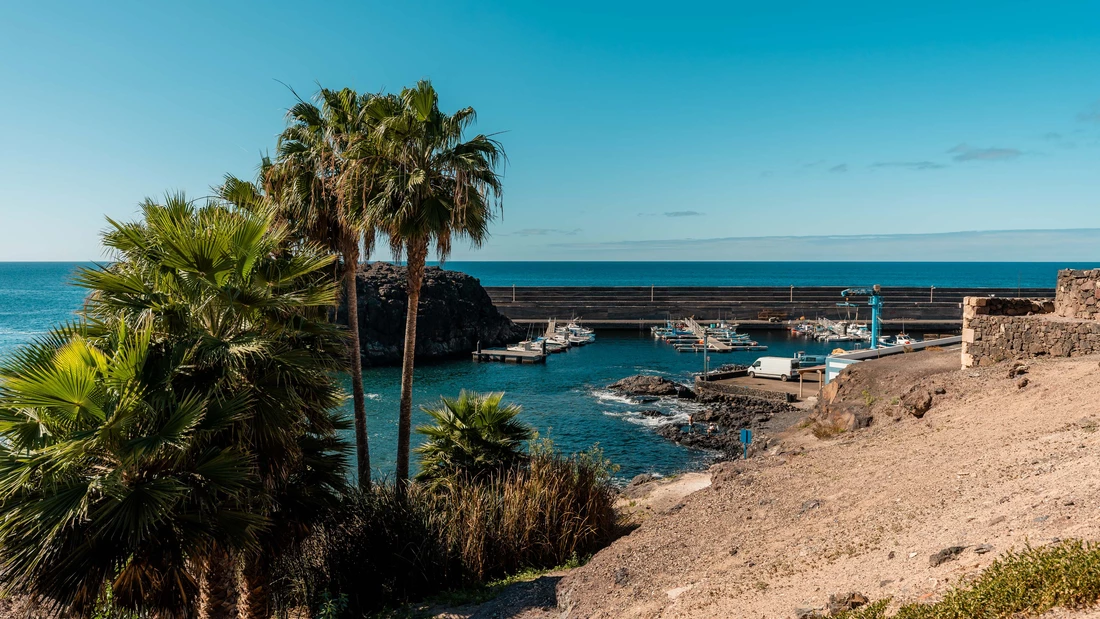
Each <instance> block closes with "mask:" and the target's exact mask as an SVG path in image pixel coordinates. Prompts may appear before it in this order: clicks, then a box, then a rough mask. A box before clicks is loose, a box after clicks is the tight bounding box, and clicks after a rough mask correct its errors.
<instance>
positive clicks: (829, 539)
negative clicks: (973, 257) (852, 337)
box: [547, 351, 1100, 618]
mask: <svg viewBox="0 0 1100 619" xmlns="http://www.w3.org/2000/svg"><path fill="white" fill-rule="evenodd" d="M921 355H922V356H923V355H928V356H926V357H923V358H922V359H921V363H920V365H919V372H918V374H919V376H914V377H913V379H914V380H907V378H906V376H905V369H904V363H902V362H900V361H894V362H891V363H885V360H884V361H879V362H875V363H880V364H882V366H881V367H882V373H883V374H884V376H885V375H888V377H887V378H884V379H883V380H880V381H879V383H878V384H880V385H883V387H882V388H883V389H884V390H885V391H884V392H882V393H876V394H873V395H874V396H875V397H876V401H877V402H878V406H877V408H878V409H879V410H877V411H876V415H875V422H874V423H873V425H872V426H871V427H870V428H867V429H863V430H858V431H855V432H848V433H843V434H840V435H839V436H838V437H836V438H833V439H830V440H824V441H822V440H819V439H817V438H814V437H813V436H811V435H810V434H809V431H808V430H797V431H792V432H791V433H790V434H789V435H788V436H787V437H785V440H784V442H783V443H782V445H781V447H780V449H779V450H774V451H773V453H772V454H771V455H764V456H761V457H758V458H755V459H751V460H749V461H748V462H747V463H741V462H738V463H726V464H722V465H718V466H716V467H714V468H713V469H712V471H711V473H712V483H711V486H710V487H708V488H705V489H703V490H700V491H698V492H696V493H694V494H692V495H690V496H688V497H687V498H686V499H684V501H683V507H681V508H679V509H675V510H672V511H671V512H668V513H664V514H658V515H655V516H654V517H652V518H650V519H649V520H647V521H646V522H645V524H643V525H642V526H641V527H640V528H639V529H637V530H636V531H635V532H634V533H632V534H631V535H629V536H627V537H625V538H623V539H620V540H619V541H617V542H616V543H615V544H613V545H612V546H611V547H609V548H607V549H605V550H604V551H602V552H600V553H599V554H597V555H596V557H594V558H593V560H592V561H591V562H590V563H589V564H588V565H586V566H584V567H582V568H579V569H577V570H574V571H572V572H571V573H569V574H567V575H566V576H565V577H564V578H563V579H562V581H561V582H560V583H559V585H558V587H557V604H558V607H559V610H558V611H555V612H553V613H547V616H565V617H577V618H580V617H769V618H770V617H792V616H794V615H795V612H796V609H804V608H821V607H823V606H824V605H825V602H826V601H827V600H828V597H829V595H830V594H832V593H846V592H849V591H859V592H862V593H863V594H865V595H867V596H868V597H870V598H871V599H877V598H880V597H885V596H892V597H893V598H894V599H895V600H897V601H900V602H905V601H912V600H932V599H936V598H937V597H938V596H940V595H942V593H943V592H944V591H945V590H946V589H947V588H949V587H950V586H951V585H952V584H955V583H957V582H958V581H959V580H960V579H961V578H964V577H966V576H967V575H973V574H975V573H976V572H977V571H979V570H980V569H981V568H983V567H985V566H986V565H988V564H989V563H990V562H991V561H992V560H993V559H994V558H995V557H996V556H998V555H999V554H1000V553H1002V552H1004V551H1006V550H1008V549H1009V548H1012V547H1017V548H1019V547H1022V546H1023V545H1024V544H1026V543H1031V544H1032V545H1039V544H1047V543H1051V542H1052V541H1054V540H1057V539H1059V538H1066V537H1084V538H1090V539H1100V517H1098V516H1100V513H1098V508H1100V494H1098V493H1097V489H1098V487H1100V455H1098V448H1100V432H1096V430H1097V428H1098V427H1100V367H1098V366H1097V361H1098V359H1097V358H1089V357H1085V358H1078V359H1057V360H1044V361H1038V362H1033V363H1032V364H1031V367H1030V372H1029V373H1028V374H1027V377H1028V379H1029V384H1028V385H1027V386H1026V387H1024V388H1022V389H1021V388H1018V387H1017V384H1016V381H1015V380H1014V379H1010V378H1008V375H1007V374H1008V366H1004V365H1001V366H995V367H991V368H983V369H981V370H966V371H960V370H957V369H955V368H957V367H958V353H957V352H950V351H944V352H941V353H921ZM899 359H900V358H899ZM930 365H931V366H937V367H934V368H930ZM866 366H867V367H865V368H863V369H864V370H867V369H870V366H871V364H870V363H868V364H866ZM930 377H931V378H930ZM880 378H881V377H880ZM933 379H934V382H935V384H936V386H939V387H943V389H944V390H945V391H946V393H945V394H942V395H936V397H935V401H934V403H933V405H932V408H931V409H930V410H929V411H928V412H927V414H926V415H925V416H924V417H923V418H922V419H916V418H914V417H912V416H910V415H908V414H903V413H902V406H901V404H900V403H899V404H893V401H894V399H895V398H898V399H900V398H901V397H902V396H903V395H904V394H905V393H906V392H907V391H908V390H909V386H910V385H911V384H912V382H914V381H930V380H933ZM895 392H896V393H895ZM890 407H896V408H897V410H896V411H891V410H890ZM895 415H897V416H898V417H899V419H898V420H897V421H895V420H894V419H893V416H895ZM983 544H984V545H989V546H992V550H991V551H989V552H986V553H984V554H979V553H977V552H975V550H976V549H977V548H978V546H979V545H983ZM950 546H965V549H964V550H963V551H962V553H961V554H959V555H958V556H957V557H956V558H955V559H954V560H951V561H948V562H946V563H943V564H942V565H939V566H936V567H932V566H930V564H929V557H930V556H931V555H932V554H934V553H936V552H938V551H940V550H942V549H944V548H947V547H950ZM1065 616H1067V617H1069V616H1080V617H1085V616H1088V615H1065Z"/></svg>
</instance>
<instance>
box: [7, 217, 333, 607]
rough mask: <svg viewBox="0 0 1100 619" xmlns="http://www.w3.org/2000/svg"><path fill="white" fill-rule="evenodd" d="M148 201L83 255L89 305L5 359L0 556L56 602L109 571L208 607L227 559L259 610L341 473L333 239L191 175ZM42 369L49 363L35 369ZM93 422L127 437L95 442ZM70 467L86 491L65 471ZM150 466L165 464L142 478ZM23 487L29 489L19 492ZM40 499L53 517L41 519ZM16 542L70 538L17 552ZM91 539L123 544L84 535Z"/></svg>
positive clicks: (27, 585)
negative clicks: (56, 479)
mask: <svg viewBox="0 0 1100 619" xmlns="http://www.w3.org/2000/svg"><path fill="white" fill-rule="evenodd" d="M142 210H143V215H144V218H143V220H142V221H140V222H135V223H129V224H119V223H115V222H111V223H112V229H111V230H109V231H108V232H107V233H105V235H104V244H105V245H106V246H107V247H109V248H111V249H112V250H113V255H112V258H113V259H114V260H113V262H112V263H111V264H109V265H107V266H103V267H99V268H95V269H85V270H83V271H82V272H81V273H80V274H79V275H78V278H77V283H78V284H79V285H82V286H84V287H86V288H88V289H89V290H90V294H89V297H88V301H87V304H86V308H85V310H84V317H85V320H86V322H85V323H84V324H82V325H80V326H79V327H78V328H73V329H69V330H66V331H61V332H58V334H57V335H55V336H53V337H51V338H50V339H48V340H46V341H44V342H41V343H39V344H36V345H35V346H33V347H31V348H28V349H27V350H25V351H24V352H21V353H19V354H18V355H16V356H15V357H14V358H13V361H12V362H10V363H9V367H7V368H6V369H5V370H4V373H3V377H2V380H3V382H2V383H0V413H2V415H3V419H4V425H3V426H0V436H2V437H3V438H4V439H5V442H6V443H7V445H8V447H7V452H6V453H5V455H6V456H7V461H6V465H5V467H4V468H3V470H0V489H2V490H3V495H2V496H0V499H2V500H3V502H2V503H0V523H2V524H0V561H3V562H4V563H5V565H8V566H11V569H9V570H6V573H5V576H6V577H7V579H8V585H9V588H11V589H14V590H16V591H23V592H29V593H34V594H39V595H45V596H48V597H52V598H55V599H57V600H58V601H59V602H60V603H61V604H63V605H70V604H71V605H75V606H76V607H77V608H78V609H79V608H84V607H86V606H87V605H88V604H90V603H91V602H94V601H95V597H96V595H98V593H99V592H100V591H101V587H102V586H103V584H104V583H108V582H109V583H111V584H112V592H113V596H114V601H115V603H117V604H122V605H123V606H125V607H128V608H134V609H140V610H142V611H147V612H156V613H160V614H166V613H167V614H171V613H178V614H187V613H190V612H192V611H194V610H196V606H199V608H197V612H198V613H199V614H200V616H217V614H218V613H217V609H219V608H224V607H225V606H226V601H227V599H228V597H229V595H228V591H226V590H225V586H224V583H225V582H227V580H226V579H223V578H216V576H219V574H218V573H219V572H227V571H228V572H232V571H233V569H232V565H230V564H229V562H230V561H235V562H236V563H238V564H239V565H241V566H247V568H248V569H243V570H241V578H240V579H239V583H238V584H239V589H240V595H239V604H238V610H239V616H241V617H265V618H266V617H267V614H266V613H267V612H268V604H267V600H266V596H267V593H268V589H267V582H268V580H269V577H268V574H266V573H265V566H266V565H268V564H269V558H270V555H271V554H272V553H278V552H280V551H281V549H282V548H285V547H287V546H290V545H293V544H294V543H295V542H296V541H297V540H299V539H301V538H302V537H303V536H304V535H305V534H306V533H307V532H308V526H307V523H308V522H309V521H310V520H311V519H312V516H313V515H314V514H316V513H317V512H318V511H320V510H323V509H325V507H326V506H327V505H329V504H331V502H332V501H334V499H335V497H336V496H337V494H338V491H339V490H340V489H341V486H342V484H343V466H344V457H345V456H344V453H343V449H342V445H341V444H340V442H339V441H338V440H337V437H336V432H337V431H338V430H339V429H340V428H341V427H343V422H342V421H341V420H340V419H339V418H338V417H336V416H334V414H333V412H332V411H333V409H335V408H336V407H337V406H338V405H339V404H340V402H341V401H342V397H343V396H342V394H341V392H340V390H339V389H338V387H337V386H336V384H335V382H334V380H333V376H334V374H335V372H336V371H337V370H338V369H339V368H340V367H341V364H342V360H343V355H344V354H345V347H344V338H343V335H342V334H341V333H340V332H339V331H337V330H336V329H335V328H334V327H333V326H332V325H331V324H329V323H328V322H327V321H325V320H324V314H325V312H326V311H327V308H328V307H330V306H331V305H332V303H333V302H334V298H335V294H336V288H335V286H334V284H333V283H332V281H331V279H330V278H328V277H326V274H325V272H324V269H326V268H327V267H328V266H329V265H330V264H331V261H332V259H331V258H330V257H327V256H325V255H323V253H322V252H320V251H319V250H317V249H315V248H313V247H310V246H302V247H299V248H298V249H297V250H296V251H295V252H287V251H285V250H284V249H285V247H286V235H287V234H288V233H287V230H286V228H285V227H283V226H280V225H277V224H275V223H273V219H272V217H271V216H270V215H266V214H264V213H263V212H260V211H245V210H241V209H235V208H230V207H227V206H225V205H222V204H209V205H206V206H203V207H196V206H195V205H194V204H193V203H191V202H189V201H187V200H186V198H185V197H183V196H182V195H179V196H169V197H168V198H167V199H166V200H165V201H164V203H163V204H158V203H156V202H154V201H151V200H150V201H146V203H145V204H144V205H143V206H142ZM136 334H140V336H138V335H136ZM134 338H137V340H136V341H137V342H138V343H140V346H139V345H137V344H131V343H129V342H130V341H131V339H134ZM96 351H98V352H96ZM138 351H140V354H139V352H138ZM101 359H117V363H118V368H117V369H115V368H114V367H113V366H112V365H111V364H110V363H107V362H105V361H102V360H101ZM134 359H140V363H138V362H137V361H133V360H134ZM123 362H126V363H123ZM81 364H83V365H81ZM84 366H87V367H84ZM81 368H83V369H81ZM47 370H49V371H52V372H53V373H54V374H56V375H57V378H55V379H54V380H53V381H52V382H50V383H42V382H41V381H39V378H40V377H42V376H46V374H44V372H46V371H47ZM78 370H79V371H78ZM36 381H38V382H36ZM35 398H38V399H35ZM116 401H117V402H116ZM174 403H175V404H174ZM82 407H83V408H82ZM84 408H87V411H89V412H84ZM176 408H182V409H183V410H184V411H185V412H186V413H187V414H186V415H184V414H183V413H182V412H179V413H177V412H174V411H175V410H176ZM89 415H90V417H89V418H88V420H87V422H86V423H84V421H83V420H84V417H87V416H89ZM54 417H56V418H57V419H60V420H61V421H62V422H63V425H62V426H60V428H59V429H58V428H55V427H53V426H52V425H49V424H48V423H47V422H48V421H49V420H50V419H52V418H54ZM78 422H80V423H78ZM88 424H91V425H88ZM96 424H98V425H96ZM59 430H63V431H59ZM93 439H94V440H98V441H108V440H111V441H117V442H118V446H113V444H108V445H107V446H105V447H101V448H100V449H103V450H106V451H107V452H108V453H109V454H110V455H109V456H104V457H102V458H100V459H95V460H91V459H88V458H87V454H88V453H90V452H89V449H90V448H89V447H88V446H87V443H88V441H91V440H93ZM111 450H113V451H111ZM127 450H129V451H127ZM221 453H224V454H227V455H226V456H223V457H222V458H221V459H220V460H214V462H215V464H218V463H221V462H223V461H226V458H228V457H229V456H235V457H236V460H233V461H232V463H233V467H228V465H224V464H222V465H220V468H218V467H215V468H214V469H213V470H205V469H204V470H199V471H196V470H195V468H196V466H197V465H196V464H193V463H192V460H194V461H195V462H200V463H201V462H205V461H206V460H204V458H205V459H208V458H211V457H213V455H217V454H221ZM116 454H117V455H116ZM211 454H213V455H211ZM223 469H224V472H223ZM58 472H64V473H65V474H66V475H71V476H75V477H74V478H75V479H77V480H80V481H79V485H78V486H76V487H77V488H85V487H86V488H87V490H86V495H87V496H86V497H78V496H77V495H76V494H75V492H76V491H75V490H74V489H73V487H72V484H70V483H64V484H60V485H59V484H57V483H53V476H56V475H57V474H58ZM229 472H233V473H234V474H235V475H236V477H230V476H229V475H228V473H229ZM46 473H48V475H46ZM219 475H221V476H222V477H218V476H219ZM158 476H167V477H168V479H169V481H170V482H171V483H169V482H164V483H161V482H159V481H158V482H157V483H155V484H153V485H148V484H150V483H152V482H154V481H156V480H158V479H159V477H158ZM177 478H180V479H182V480H183V481H179V482H176V481H175V480H176V479H177ZM66 479H67V478H66ZM85 480H86V481H85ZM219 480H222V481H221V482H220V483H221V484H222V485H225V486H226V487H227V489H225V490H218V488H219V486H218V483H215V482H219ZM231 481H232V485H230V482H231ZM45 482H50V483H49V484H48V485H44V484H45ZM127 484H129V485H130V486H127ZM181 484H182V485H181ZM131 486H132V488H131ZM24 494H26V495H27V496H29V497H34V499H35V501H34V502H30V503H20V502H13V500H14V499H13V497H20V496H21V495H24ZM131 496H132V497H133V498H129V497H131ZM181 497H182V498H181ZM77 499H79V502H77V503H72V504H69V503H65V505H68V506H69V511H68V512H66V511H64V510H58V509H57V508H56V506H57V505H58V504H59V502H62V503H63V502H65V501H69V500H72V501H77ZM139 501H143V502H139ZM189 501H190V502H189ZM119 502H121V503H120V505H117V506H116V505H115V504H116V503H119ZM191 502H194V505H193V506H192V503H191ZM20 509H21V510H24V512H25V513H26V514H27V515H26V516H24V517H23V518H24V519H23V520H22V521H21V520H20V519H19V517H18V516H19V513H20V512H19V511H18V510H20ZM135 510H137V511H135ZM36 512H37V515H36ZM139 512H140V513H139ZM35 515H36V517H38V518H40V519H41V520H42V521H43V522H44V523H46V524H45V525H39V526H35V527H32V526H30V525H29V524H28V523H29V521H30V519H31V517H32V516H35ZM139 516H140V517H139ZM50 523H52V525H50ZM157 527H161V528H157ZM73 535H77V536H82V538H81V537H76V538H70V536H73ZM97 535H98V536H101V537H97ZM57 536H60V537H58V539H60V540H61V541H57V539H55V537H57ZM15 537H21V538H24V541H23V542H19V541H16V540H14V538H15ZM70 539H71V543H72V544H73V545H74V546H73V547H72V548H70V547H67V546H65V545H64V542H65V540H70ZM21 543H22V547H24V552H27V553H29V551H27V550H25V548H26V547H27V546H30V545H33V544H36V543H37V544H41V545H43V546H45V547H49V545H51V544H54V545H56V546H57V547H58V548H59V549H61V550H59V551H58V552H56V553H42V554H41V555H40V556H38V557H30V556H29V554H28V555H27V556H26V557H24V562H23V563H20V562H19V555H16V554H13V553H16V552H17V551H18V550H19V549H20V548H21ZM93 543H94V544H100V545H101V546H102V547H104V548H110V549H113V550H112V552H111V553H108V554H93V553H84V552H81V549H82V548H84V546H88V547H89V548H90V547H91V546H90V545H91V544H93ZM82 544H83V545H82ZM146 566H148V567H146ZM229 580H231V579H229ZM200 601H201V604H200V603H199V602H200Z"/></svg>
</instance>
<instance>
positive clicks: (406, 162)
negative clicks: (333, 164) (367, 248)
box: [352, 81, 505, 485]
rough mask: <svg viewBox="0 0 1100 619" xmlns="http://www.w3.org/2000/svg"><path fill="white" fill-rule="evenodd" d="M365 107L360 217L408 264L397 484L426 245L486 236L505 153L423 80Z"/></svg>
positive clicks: (445, 248) (440, 247)
mask: <svg viewBox="0 0 1100 619" xmlns="http://www.w3.org/2000/svg"><path fill="white" fill-rule="evenodd" d="M363 112H364V114H365V116H366V118H367V120H366V121H365V124H368V125H369V126H370V128H371V136H370V140H369V144H370V145H371V147H370V152H369V153H368V155H367V156H360V157H355V158H352V163H353V168H354V169H360V168H364V167H365V168H367V169H369V173H367V175H368V176H369V177H370V178H371V185H370V186H371V192H370V194H369V202H368V203H367V209H366V216H367V218H368V220H370V221H371V223H372V225H374V226H375V228H376V229H377V230H378V231H379V232H382V233H384V234H385V235H386V236H387V237H388V238H389V243H390V248H391V249H392V250H393V253H394V256H395V257H397V258H400V257H401V256H404V257H405V260H406V262H407V265H408V275H407V277H408V281H407V288H408V308H407V310H406V318H405V346H404V354H403V359H402V369H401V403H400V411H399V418H398V438H397V479H398V483H399V485H403V484H404V483H405V482H406V481H407V480H408V477H409V438H410V430H411V423H412V386H413V365H414V357H415V354H416V317H417V310H418V305H419V301H420V287H421V284H422V282H423V279H424V268H425V262H426V260H427V256H428V253H429V251H430V250H431V249H432V248H434V249H435V253H436V255H437V256H438V258H439V259H440V260H441V261H442V260H445V259H446V258H447V256H448V255H449V254H450V251H451V243H452V241H453V240H455V239H465V240H468V241H470V243H471V244H472V245H473V246H475V247H476V246H480V245H481V243H482V242H483V241H484V240H485V239H486V238H487V237H488V234H489V232H488V226H489V223H490V221H491V220H492V219H493V217H494V215H495V212H494V211H495V208H494V207H499V206H500V197H501V178H500V173H499V172H498V169H499V168H502V167H503V164H504V158H505V155H504V150H503V148H502V147H501V145H500V143H499V142H497V141H496V140H494V139H492V138H491V137H489V136H486V135H477V136H474V137H473V138H470V139H466V137H465V135H464V134H465V132H466V130H467V129H468V128H469V127H470V125H472V124H473V122H474V121H475V119H476V114H475V112H474V109H473V108H463V109H461V110H458V111H457V112H455V113H454V114H445V113H443V112H441V111H440V109H439V100H438V96H437V94H436V91H435V89H434V88H433V87H432V85H431V83H430V82H428V81H421V82H418V83H417V85H416V87H415V88H406V89H404V90H403V91H402V92H401V94H400V96H396V95H386V96H381V95H376V96H372V97H371V98H370V99H369V101H368V102H366V104H365V105H364V107H363Z"/></svg>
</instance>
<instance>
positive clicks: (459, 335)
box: [340, 262, 524, 365]
mask: <svg viewBox="0 0 1100 619" xmlns="http://www.w3.org/2000/svg"><path fill="white" fill-rule="evenodd" d="M357 285H358V293H359V339H360V343H361V347H362V351H363V364H364V365H395V364H398V363H401V353H402V348H403V346H404V342H405V311H406V308H407V307H408V295H407V294H406V291H405V267H401V266H394V265H392V264H389V263H386V262H372V263H370V264H368V265H366V266H365V267H363V268H362V269H360V271H359V277H358V282H357ZM341 305H342V304H341ZM340 314H341V321H342V322H346V315H345V314H344V311H343V309H342V308H341V310H340ZM419 314H420V315H419V318H418V319H417V324H416V359H417V361H424V360H438V359H447V358H453V357H458V356H460V355H464V354H469V353H470V352H472V351H474V350H475V349H476V348H477V345H478V342H479V341H480V342H481V347H482V348H491V347H494V346H503V345H505V344H509V343H512V342H518V341H519V340H521V339H523V336H524V330H523V329H522V328H520V327H518V326H516V324H515V323H513V322H512V321H511V320H509V319H508V318H507V317H505V316H504V315H503V314H501V313H500V312H499V311H497V308H496V307H495V306H494V305H493V302H492V300H490V299H489V294H488V293H487V292H485V289H484V288H482V287H481V282H479V281H478V280H477V279H475V278H473V277H470V276H469V275H466V274H465V273H459V272H457V271H444V270H443V269H441V268H439V267H428V268H427V269H426V270H425V272H424V285H423V286H422V287H421V289H420V307H419Z"/></svg>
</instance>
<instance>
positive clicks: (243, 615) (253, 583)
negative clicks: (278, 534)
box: [237, 553, 271, 619]
mask: <svg viewBox="0 0 1100 619" xmlns="http://www.w3.org/2000/svg"><path fill="white" fill-rule="evenodd" d="M237 567H238V571H237V619H271V590H270V588H269V586H268V585H269V583H268V576H269V575H268V573H267V569H265V568H266V563H265V562H264V555H263V553H256V554H253V555H245V556H242V557H241V561H240V563H239V564H238V566H237Z"/></svg>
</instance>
